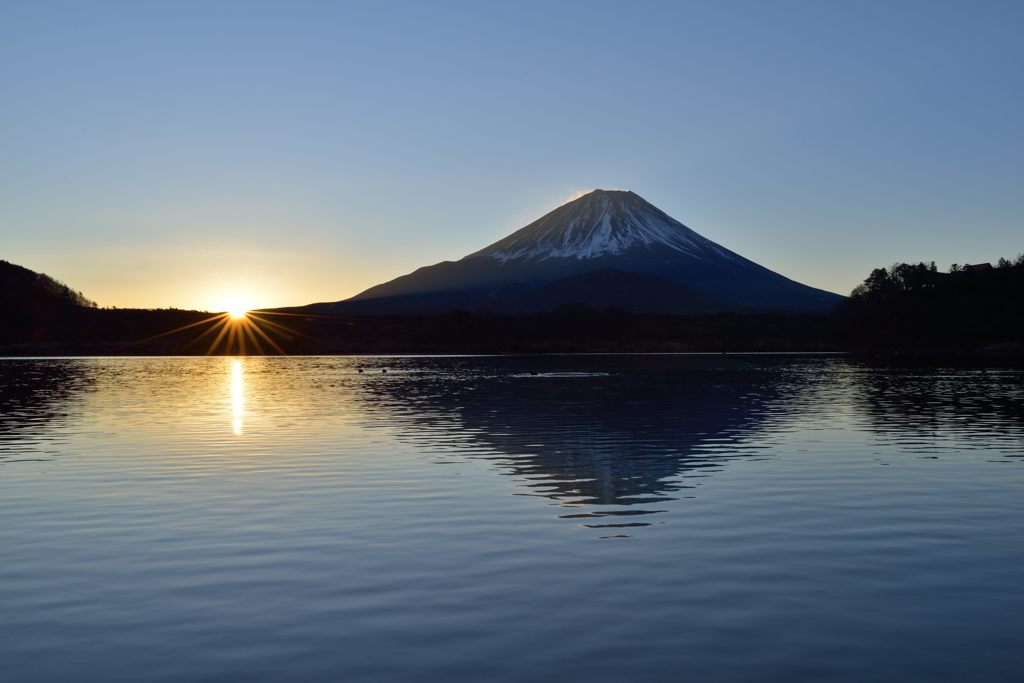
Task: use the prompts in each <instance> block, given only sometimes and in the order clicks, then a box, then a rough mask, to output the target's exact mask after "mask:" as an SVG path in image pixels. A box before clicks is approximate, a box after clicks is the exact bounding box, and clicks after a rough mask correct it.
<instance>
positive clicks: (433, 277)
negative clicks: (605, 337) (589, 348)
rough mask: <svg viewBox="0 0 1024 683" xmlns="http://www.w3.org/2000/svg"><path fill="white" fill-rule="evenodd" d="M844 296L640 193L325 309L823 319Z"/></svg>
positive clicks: (582, 205)
mask: <svg viewBox="0 0 1024 683" xmlns="http://www.w3.org/2000/svg"><path fill="white" fill-rule="evenodd" d="M840 299H841V297H839V296H838V295H836V294H832V293H830V292H825V291H823V290H820V289H814V288H811V287H808V286H806V285H802V284H800V283H798V282H794V281H792V280H790V279H788V278H786V277H783V276H782V275H779V274H778V273H775V272H772V271H771V270H768V269H767V268H765V267H763V266H760V265H758V264H756V263H754V262H753V261H750V260H748V259H746V258H744V257H742V256H740V255H739V254H736V253H734V252H732V251H729V250H728V249H726V248H725V247H722V246H721V245H718V244H716V243H715V242H712V241H711V240H709V239H707V238H706V237H703V236H701V235H699V234H698V233H696V232H694V231H693V230H691V229H690V228H688V227H686V226H685V225H683V224H682V223H680V222H679V221H677V220H676V219H674V218H672V217H671V216H669V215H668V214H666V213H665V212H664V211H662V210H660V209H658V208H657V207H655V206H653V205H652V204H650V203H648V202H647V201H645V200H644V199H643V198H642V197H640V196H639V195H637V194H635V193H633V192H629V191H622V190H594V191H593V192H590V193H588V194H586V195H584V196H582V197H580V198H578V199H575V200H573V201H571V202H569V203H567V204H564V205H562V206H560V207H558V208H557V209H555V210H554V211H551V212H550V213H547V214H545V215H544V216H542V217H540V218H539V219H537V220H536V221H534V222H533V223H530V224H529V225H527V226H526V227H524V228H522V229H520V230H517V231H516V232H514V233H512V234H511V235H509V236H508V237H506V238H504V239H502V240H499V241H497V242H495V243H494V244H491V245H490V246H488V247H485V248H483V249H481V250H479V251H476V252H473V253H472V254H469V255H468V256H464V257H463V258H461V259H459V260H458V261H444V262H442V263H438V264H435V265H433V266H427V267H424V268H420V269H418V270H416V271H414V272H412V273H409V274H408V275H404V276H402V277H399V278H396V279H394V280H392V281H390V282H385V283H384V284H381V285H377V286H376V287H371V288H370V289H368V290H366V291H365V292H362V293H361V294H358V295H356V296H355V297H353V298H351V299H348V300H347V301H342V302H338V303H336V304H326V306H327V307H328V308H330V310H334V311H350V312H361V313H378V312H379V313H430V312H444V311H449V310H453V309H470V310H490V311H493V312H500V313H523V312H531V311H541V310H550V309H552V308H554V307H556V306H559V305H562V304H571V303H579V304H586V305H589V306H592V307H597V308H607V307H615V308H621V309H625V310H631V311H636V312H660V313H697V312H701V313H704V312H712V311H778V312H785V311H789V312H817V311H825V310H828V309H830V308H831V307H833V306H834V305H835V304H836V303H837V302H838V301H839V300H840Z"/></svg>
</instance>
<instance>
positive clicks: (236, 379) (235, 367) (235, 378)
mask: <svg viewBox="0 0 1024 683" xmlns="http://www.w3.org/2000/svg"><path fill="white" fill-rule="evenodd" d="M244 415H245V378H244V376H243V375H242V361H240V360H238V359H235V360H233V361H231V431H233V432H234V433H235V436H241V435H242V417H243V416H244Z"/></svg>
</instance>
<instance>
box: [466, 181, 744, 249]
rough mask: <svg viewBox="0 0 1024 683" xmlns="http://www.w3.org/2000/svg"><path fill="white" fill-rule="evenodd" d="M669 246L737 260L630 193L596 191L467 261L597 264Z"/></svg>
mask: <svg viewBox="0 0 1024 683" xmlns="http://www.w3.org/2000/svg"><path fill="white" fill-rule="evenodd" d="M653 246H666V247H669V248H670V249H674V250H676V251H678V252H681V253H683V254H686V255H688V256H692V257H693V258H698V259H702V258H708V257H711V258H716V257H724V258H729V259H731V258H735V257H736V255H735V254H733V253H732V252H731V251H729V250H728V249H723V248H722V247H720V246H718V245H717V244H715V243H714V242H712V241H711V240H709V239H706V238H704V237H701V236H700V235H698V234H697V233H696V232H694V231H693V230H690V229H689V228H688V227H686V226H685V225H683V224H682V223H680V222H679V221H677V220H676V219H674V218H672V217H671V216H669V215H668V214H666V213H665V212H664V211H662V210H661V209H659V208H657V207H656V206H654V205H653V204H651V203H649V202H647V201H646V200H644V199H643V198H642V197H640V196H639V195H637V194H636V193H634V192H630V191H628V190H594V191H593V192H589V193H588V194H585V195H583V196H582V197H579V198H578V199H575V200H573V201H571V202H569V203H567V204H564V205H562V206H560V207H558V208H557V209H555V210H554V211H552V212H551V213H549V214H546V215H544V216H542V217H541V218H539V219H537V220H536V221H534V222H533V223H530V224H529V225H527V226H526V227H525V228H522V229H520V230H517V231H516V232H514V233H512V234H511V235H509V236H508V237H506V238H504V239H502V240H499V241H498V242H495V243H494V244H492V245H490V246H489V247H485V248H483V249H481V250H480V251H478V252H476V253H473V254H470V255H469V256H467V257H466V258H480V257H487V258H492V259H495V260H497V261H501V262H503V263H504V262H506V261H509V260H512V259H528V260H537V261H540V260H544V259H549V258H575V259H593V258H598V257H601V256H615V255H618V254H622V253H624V252H626V251H628V250H630V249H633V248H636V247H644V248H648V249H649V248H651V247H653Z"/></svg>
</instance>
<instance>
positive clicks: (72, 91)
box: [0, 0, 1024, 308]
mask: <svg viewBox="0 0 1024 683" xmlns="http://www.w3.org/2000/svg"><path fill="white" fill-rule="evenodd" d="M1022 30H1024V3H1019V2H1006V3H998V2H959V3H946V2H938V1H936V2H901V1H890V2H828V1H824V0H822V1H816V2H771V3H768V2H707V3H683V2H671V3H656V2H637V3H629V4H626V3H612V2H607V3H603V2H515V3H510V2H466V3H462V2H436V3H427V2H409V3H405V2H373V3H343V2H297V1H292V2H283V1H282V2H238V3H232V2H195V3H190V2H126V3H110V2H99V1H96V2H88V3H86V2H70V3H59V2H49V1H45V0H44V1H40V2H29V1H28V0H23V1H10V0H9V1H8V2H5V3H3V4H0V92H2V93H3V95H2V98H0V99H2V105H0V258H4V259H7V260H10V261H14V262H16V263H20V264H22V265H26V266H28V267H30V268H33V269H36V270H40V271H44V272H47V273H49V274H51V275H53V276H55V277H57V278H59V279H62V280H64V281H66V282H68V283H69V284H71V285H72V286H74V287H76V288H78V289H82V290H83V291H84V292H85V293H86V294H87V295H88V296H90V297H92V298H94V299H97V300H98V301H99V302H100V303H101V304H104V305H116V306H132V305H138V306H181V307H186V306H187V307H193V306H194V307H201V308H216V307H218V306H220V305H221V303H222V302H223V301H224V299H225V297H229V296H232V295H238V296H242V297H244V298H245V299H246V300H247V302H248V303H250V304H251V305H255V306H276V305H288V304H302V303H308V302H311V301H324V300H336V299H341V298H344V297H346V296H350V295H352V294H355V293H357V292H358V291H360V290H362V289H364V288H366V287H368V286H370V285H373V284H376V283H378V282H381V281H383V280H387V279H390V278H392V277H395V276H397V275H400V274H403V273H405V272H408V271H410V270H412V269H414V268H416V267H418V266H421V265H427V264H430V263H435V262H437V261H441V260H445V259H455V258H459V257H461V256H463V255H465V254H467V253H470V252H472V251H475V250H477V249H479V248H481V247H482V246H484V245H486V244H488V243H490V242H492V241H494V240H496V239H498V238H500V237H502V236H504V235H506V234H508V233H509V232H512V231H513V230H515V229H517V228H519V227H521V226H522V225H524V224H526V223H527V222H529V221H530V220H532V219H534V218H536V217H538V216H539V215H541V214H542V213H544V212H545V211H547V210H550V209H552V208H554V207H555V206H557V205H558V204H560V203H562V202H564V201H566V200H568V199H569V198H571V197H572V196H573V195H574V194H576V193H578V192H580V191H584V190H589V189H593V188H596V187H603V188H620V189H631V190H633V191H635V192H637V193H638V194H640V195H642V196H643V197H645V198H646V199H648V200H649V201H651V202H653V203H654V204H656V205H657V206H659V207H660V208H662V209H663V210H665V211H667V212H668V213H669V214H671V215H672V216H674V217H675V218H677V219H679V220H681V221H682V222H684V223H686V224H687V225H689V226H690V227H691V228H693V229H695V230H697V231H698V232H700V233H701V234H703V235H705V236H707V237H709V238H710V239H713V240H715V241H717V242H719V243H721V244H723V245H724V246H726V247H728V248H730V249H732V250H734V251H737V252H739V253H741V254H743V255H744V256H747V257H748V258H751V259H753V260H755V261H757V262H759V263H761V264H763V265H765V266H768V267H770V268H772V269H774V270H777V271H779V272H781V273H783V274H785V275H787V276H789V277H792V278H794V279H796V280H800V281H802V282H805V283H808V284H811V285H815V286H818V287H823V288H826V289H831V290H833V291H838V292H841V293H847V292H848V291H849V290H850V289H851V288H852V287H853V286H854V285H856V284H857V283H858V282H859V281H860V280H861V279H863V277H864V276H865V275H866V274H867V272H868V271H869V270H870V269H871V268H873V267H875V266H878V265H885V264H889V263H892V262H894V261H900V260H915V261H916V260H922V259H923V260H933V259H934V260H935V261H937V262H938V263H939V264H940V265H941V266H943V267H944V266H946V265H948V264H949V263H950V262H952V261H956V262H975V261H989V260H995V259H996V258H998V257H999V256H1011V255H1015V254H1017V253H1019V252H1021V251H1024V239H1022V236H1024V229H1022V227H1024V226H1022V220H1021V217H1022V215H1024V192H1022V191H1021V189H1022V188H1024V126H1022V125H1021V121H1024V88H1022V85H1024V83H1022V80H1024V77H1022V73H1024V72H1022V66H1024V41H1022V40H1020V36H1021V35H1022Z"/></svg>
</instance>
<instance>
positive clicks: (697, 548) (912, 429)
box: [0, 355, 1024, 683]
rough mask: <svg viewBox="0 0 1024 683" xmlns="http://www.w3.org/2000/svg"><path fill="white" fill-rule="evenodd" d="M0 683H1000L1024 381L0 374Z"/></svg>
mask: <svg viewBox="0 0 1024 683" xmlns="http://www.w3.org/2000/svg"><path fill="white" fill-rule="evenodd" d="M0 549H2V550H0V553H2V555H0V558H2V561H0V615H2V618H0V680H3V681H5V682H15V681H17V682H21V681H76V680H77V681H83V680H95V681H132V682H133V683H137V682H140V681H176V682H178V681H200V680H201V681H286V680H287V681H304V680H338V681H342V680H343V681H371V680H372V681H386V680H396V681H413V680H416V681H423V680H437V681H462V680H480V681H548V680H588V681H622V680H643V681H680V680H692V681H718V680H721V681H820V680H834V681H866V680H871V681H965V680H984V681H1019V680H1020V679H1021V675H1022V671H1024V372H1022V370H1021V369H1020V368H1014V367H1000V366H999V365H997V364H993V365H989V366H973V367H953V366H950V367H938V368H936V367H931V368H920V367H918V368H914V367H899V366H896V365H884V364H871V363H868V362H866V361H860V360H855V359H851V358H845V357H841V356H818V357H815V356H810V357H801V356H759V355H729V356H720V355H708V356H700V355H695V356H601V355H596V356H541V357H293V358H257V357H250V358H242V359H232V358H96V359H0Z"/></svg>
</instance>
